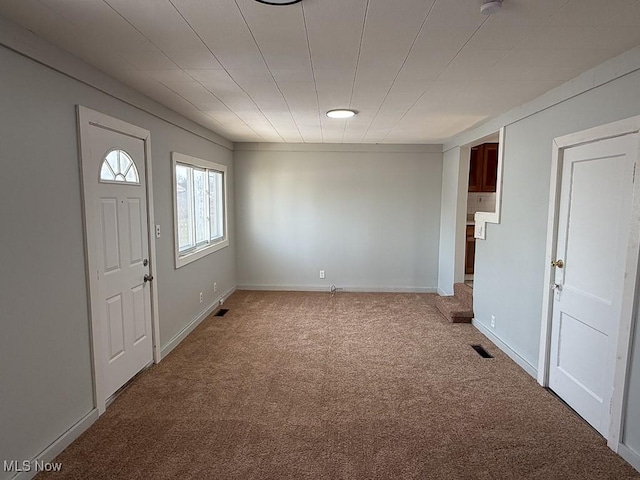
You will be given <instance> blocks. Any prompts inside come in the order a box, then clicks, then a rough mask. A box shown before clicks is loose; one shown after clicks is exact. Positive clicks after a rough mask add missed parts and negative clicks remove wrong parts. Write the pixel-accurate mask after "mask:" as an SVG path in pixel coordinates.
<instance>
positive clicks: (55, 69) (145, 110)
mask: <svg viewBox="0 0 640 480" xmlns="http://www.w3.org/2000/svg"><path fill="white" fill-rule="evenodd" d="M0 45H2V47H3V48H6V49H7V50H11V51H12V52H15V53H17V54H18V55H21V56H23V57H24V58H28V59H29V60H32V61H34V62H36V63H38V64H40V65H42V66H43V67H46V68H49V69H51V70H53V71H54V72H57V73H59V74H60V75H64V76H65V77H68V78H70V79H72V80H75V81H76V82H80V83H82V84H83V85H86V86H87V87H90V88H93V89H95V90H97V91H98V92H100V93H102V94H104V95H107V96H108V97H111V98H113V99H114V100H118V101H119V102H122V103H124V104H125V105H129V106H130V107H132V108H135V109H136V110H140V111H141V112H144V113H146V114H147V115H150V116H152V117H154V118H157V119H158V120H162V121H163V122H166V123H168V124H169V125H173V126H174V127H176V128H179V129H180V130H184V131H185V132H187V133H190V134H192V135H195V136H196V137H198V138H202V139H203V140H206V141H207V142H211V143H213V144H214V145H218V146H219V147H222V148H226V149H227V150H229V151H233V148H229V147H228V146H227V145H223V144H221V143H218V142H216V141H215V140H212V139H211V138H208V137H205V136H204V135H202V134H201V133H198V132H194V131H193V130H190V129H189V128H187V127H184V126H182V125H178V124H177V123H175V122H172V121H171V120H168V119H167V118H165V117H163V116H162V115H160V114H157V113H153V112H150V111H149V110H147V109H146V108H143V107H141V106H139V105H136V104H135V103H132V102H130V101H129V100H126V99H124V98H121V97H119V96H117V95H116V94H114V93H111V92H109V91H108V90H105V89H103V88H101V87H98V86H97V85H94V84H93V83H89V82H88V81H86V80H82V79H80V78H78V77H76V76H74V75H72V74H70V73H67V72H65V71H64V70H60V69H59V68H57V67H54V66H52V65H49V64H47V63H45V62H43V61H42V60H38V59H37V58H35V57H32V56H30V55H27V54H26V53H24V52H21V51H20V50H16V49H15V48H13V47H11V46H9V45H6V44H4V43H0ZM80 60H81V61H83V60H82V59H80ZM85 63H86V62H85ZM100 71H101V70H100ZM105 75H108V74H107V73H105ZM109 76H110V75H109ZM112 78H115V77H112ZM115 80H116V81H118V82H120V83H122V82H121V81H120V80H118V79H117V78H116V79H115ZM123 85H124V83H123ZM127 88H131V89H132V90H133V91H135V92H136V93H139V94H140V95H143V96H145V97H147V98H148V99H150V100H151V101H153V102H156V103H157V104H158V105H161V106H162V107H164V108H166V109H167V110H169V111H171V112H173V113H175V114H176V115H180V116H181V117H183V118H185V119H186V120H189V121H190V122H193V123H194V124H196V125H198V126H200V127H202V128H204V129H205V130H209V131H210V132H212V133H215V132H213V130H211V129H209V128H207V127H204V126H202V125H200V124H198V123H197V122H195V121H193V120H191V119H189V118H187V117H186V116H184V115H183V114H181V113H180V112H176V111H175V110H173V109H172V108H170V107H167V106H166V105H163V104H161V103H160V102H158V101H157V100H154V99H153V98H151V97H149V96H147V95H146V94H144V93H142V92H139V91H138V90H135V89H134V88H133V87H129V86H128V85H127ZM218 135H219V134H218ZM220 136H221V137H222V135H220ZM223 138H224V137H223ZM225 140H229V139H228V138H225ZM229 142H230V143H233V142H232V141H231V140H229Z"/></svg>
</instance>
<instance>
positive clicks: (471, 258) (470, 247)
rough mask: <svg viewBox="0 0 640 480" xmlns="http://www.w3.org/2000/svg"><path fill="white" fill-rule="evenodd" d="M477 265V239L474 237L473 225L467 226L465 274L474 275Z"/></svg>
mask: <svg viewBox="0 0 640 480" xmlns="http://www.w3.org/2000/svg"><path fill="white" fill-rule="evenodd" d="M475 263H476V239H475V238H474V237H473V225H468V226H467V245H466V253H465V259H464V273H465V274H468V275H472V274H473V267H474V264H475Z"/></svg>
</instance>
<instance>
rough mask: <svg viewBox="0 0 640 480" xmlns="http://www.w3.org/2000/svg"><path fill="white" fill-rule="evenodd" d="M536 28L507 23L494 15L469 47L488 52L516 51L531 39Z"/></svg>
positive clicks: (478, 32) (474, 36)
mask: <svg viewBox="0 0 640 480" xmlns="http://www.w3.org/2000/svg"><path fill="white" fill-rule="evenodd" d="M534 28H535V27H534V26H531V25H522V24H520V23H509V22H505V21H504V20H503V19H502V18H501V15H492V16H490V17H489V18H488V19H487V21H486V22H485V23H484V24H483V25H482V27H480V29H479V30H478V31H477V32H476V33H475V35H473V38H472V39H471V41H470V42H469V47H472V48H476V49H486V50H502V49H514V48H516V47H517V46H518V45H520V44H521V43H522V42H523V41H525V40H526V39H527V37H529V36H530V35H531V34H532V33H533V30H534Z"/></svg>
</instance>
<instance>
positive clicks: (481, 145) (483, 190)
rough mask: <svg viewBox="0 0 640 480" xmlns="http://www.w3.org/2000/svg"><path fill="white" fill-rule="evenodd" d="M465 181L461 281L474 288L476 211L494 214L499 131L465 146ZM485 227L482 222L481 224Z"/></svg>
mask: <svg viewBox="0 0 640 480" xmlns="http://www.w3.org/2000/svg"><path fill="white" fill-rule="evenodd" d="M464 151H465V152H466V151H468V162H469V163H468V165H469V168H468V172H469V173H468V182H467V189H466V190H467V195H466V217H465V228H464V232H465V251H464V252H465V258H464V283H465V284H466V285H468V286H470V287H471V288H473V282H474V273H475V261H476V238H478V235H477V232H476V215H477V214H480V217H482V216H483V215H484V216H488V215H491V216H495V215H496V214H497V205H498V203H497V199H498V190H499V179H500V178H501V175H499V171H500V166H501V165H500V164H501V162H500V155H499V152H500V133H499V132H496V133H495V134H492V135H489V136H487V137H484V138H482V139H480V140H477V141H475V142H473V143H471V144H469V145H467V146H466V148H465V149H464ZM482 228H483V230H484V225H483V227H482Z"/></svg>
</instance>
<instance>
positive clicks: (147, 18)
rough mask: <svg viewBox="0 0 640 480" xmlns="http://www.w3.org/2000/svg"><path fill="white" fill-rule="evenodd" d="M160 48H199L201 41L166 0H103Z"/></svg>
mask: <svg viewBox="0 0 640 480" xmlns="http://www.w3.org/2000/svg"><path fill="white" fill-rule="evenodd" d="M104 1H105V2H106V3H107V4H108V5H110V6H111V7H112V8H113V9H114V10H116V11H117V12H118V13H119V14H120V15H122V16H123V17H124V18H125V19H126V20H127V21H128V22H130V23H131V24H132V25H133V26H134V27H135V28H136V30H138V31H140V33H142V35H144V36H145V37H146V38H147V39H149V41H151V42H152V43H153V44H154V45H155V46H157V47H158V48H160V49H161V50H163V51H168V50H189V49H194V48H199V47H200V46H201V45H202V42H201V41H200V39H199V38H198V37H197V35H196V34H195V33H194V32H193V30H192V29H191V28H190V27H189V25H188V24H187V22H185V20H184V19H183V18H182V17H181V16H180V14H179V13H178V12H177V11H176V9H175V8H174V7H173V5H172V4H171V2H169V0H135V1H131V0H104Z"/></svg>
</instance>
